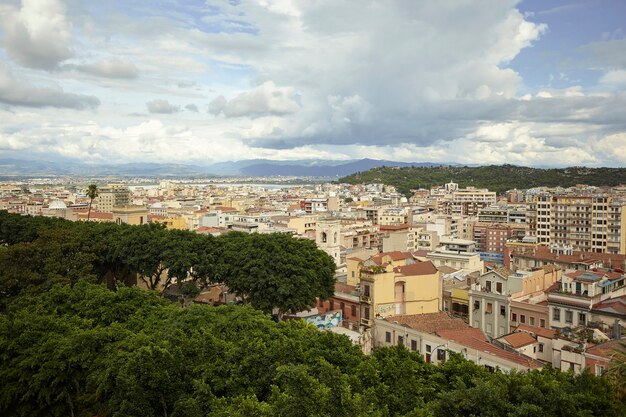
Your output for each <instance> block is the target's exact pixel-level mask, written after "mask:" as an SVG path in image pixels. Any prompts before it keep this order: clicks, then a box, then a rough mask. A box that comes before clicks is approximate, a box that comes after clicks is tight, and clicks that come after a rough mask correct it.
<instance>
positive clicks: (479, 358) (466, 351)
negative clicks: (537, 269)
mask: <svg viewBox="0 0 626 417" xmlns="http://www.w3.org/2000/svg"><path fill="white" fill-rule="evenodd" d="M398 344H403V345H405V346H406V347H407V348H408V349H410V350H412V351H416V352H419V353H421V354H422V355H423V356H424V359H425V360H426V362H428V363H434V364H439V363H441V362H445V361H446V360H447V359H448V355H449V353H448V351H451V352H455V353H458V354H460V355H462V356H463V357H464V358H465V359H467V360H469V361H472V362H474V363H475V364H477V365H480V366H483V367H485V368H486V369H488V370H490V371H495V370H496V369H499V370H501V371H504V372H509V371H512V370H519V371H525V370H531V369H539V368H541V366H542V364H541V363H540V362H538V361H536V360H533V358H531V357H528V356H525V355H522V354H519V353H517V352H514V351H511V350H506V349H504V348H503V347H501V346H499V345H495V344H493V343H491V342H490V341H489V339H488V338H487V337H486V336H485V334H484V333H483V332H482V331H481V330H480V329H476V328H472V327H470V326H468V325H467V324H466V323H465V322H464V321H463V320H461V319H459V318H453V317H450V316H448V315H447V314H446V313H441V312H439V313H430V314H417V315H407V316H399V317H388V318H385V319H377V320H376V324H375V328H374V346H375V347H383V346H395V345H398Z"/></svg>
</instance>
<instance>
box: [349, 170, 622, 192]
mask: <svg viewBox="0 0 626 417" xmlns="http://www.w3.org/2000/svg"><path fill="white" fill-rule="evenodd" d="M450 181H452V182H456V183H458V184H459V185H460V186H461V187H467V186H474V187H479V188H488V189H489V190H490V191H496V192H498V193H502V192H504V191H506V190H511V189H514V188H518V189H526V188H533V187H540V186H547V187H557V186H561V187H571V186H574V185H576V184H587V185H594V186H615V185H620V184H626V168H585V167H571V168H560V169H539V168H528V167H520V166H514V165H489V166H482V167H466V166H465V167H459V166H441V167H405V168H399V167H381V168H373V169H370V170H368V171H363V172H357V173H356V174H352V175H348V176H347V177H343V178H341V179H339V180H338V182H340V183H348V184H368V183H383V184H387V185H393V186H395V187H396V188H397V189H398V191H399V192H401V193H403V194H410V192H411V190H413V189H418V188H429V187H431V186H433V185H442V184H445V183H447V182H450Z"/></svg>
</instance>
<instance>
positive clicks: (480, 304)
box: [469, 266, 561, 338]
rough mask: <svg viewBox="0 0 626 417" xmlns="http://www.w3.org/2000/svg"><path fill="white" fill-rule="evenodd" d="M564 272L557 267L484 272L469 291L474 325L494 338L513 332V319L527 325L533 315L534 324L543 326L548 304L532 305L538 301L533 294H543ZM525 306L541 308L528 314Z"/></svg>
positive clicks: (471, 317)
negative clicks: (544, 305)
mask: <svg viewBox="0 0 626 417" xmlns="http://www.w3.org/2000/svg"><path fill="white" fill-rule="evenodd" d="M560 272H561V271H560V270H559V269H557V268H554V267H553V266H546V267H543V268H536V269H534V270H531V271H518V272H515V273H514V272H513V271H511V270H510V269H508V268H504V267H503V268H498V269H494V270H492V271H489V272H486V273H484V274H482V275H481V276H480V277H479V278H478V281H477V282H476V283H475V284H472V286H471V289H470V290H469V304H470V314H469V322H470V324H471V325H472V326H474V327H478V328H480V329H482V330H483V331H484V332H485V333H486V334H487V335H488V336H491V337H494V338H498V337H501V336H503V335H505V334H507V333H509V332H510V331H511V321H513V320H514V321H515V323H516V324H517V320H519V322H520V323H522V324H525V323H526V319H527V318H528V321H530V317H533V323H536V325H537V326H539V325H540V323H541V320H542V319H543V320H545V318H546V317H545V315H546V311H545V307H544V308H543V309H542V308H541V307H536V306H532V305H533V304H535V303H534V302H532V301H533V298H532V296H533V295H535V296H536V295H540V296H542V295H543V292H544V291H545V290H546V289H548V288H549V287H550V286H552V285H553V284H554V283H555V282H557V281H558V279H559V278H560ZM540 299H541V300H543V298H540ZM513 301H518V303H517V304H516V305H515V308H516V309H518V310H516V311H513ZM524 309H530V310H533V311H534V310H538V311H537V312H536V314H535V313H533V314H530V313H529V314H528V317H527V316H526V314H525V313H523V312H520V310H524ZM513 314H515V316H514V315H513ZM522 316H523V317H522ZM533 325H534V324H533ZM544 326H545V322H544Z"/></svg>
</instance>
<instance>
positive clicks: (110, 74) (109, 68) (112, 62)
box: [75, 58, 139, 80]
mask: <svg viewBox="0 0 626 417" xmlns="http://www.w3.org/2000/svg"><path fill="white" fill-rule="evenodd" d="M75 68H76V69H77V70H78V71H81V72H84V73H87V74H91V75H95V76H97V77H104V78H120V79H128V80H131V79H134V78H137V77H139V70H138V69H137V67H136V66H135V65H134V64H133V63H132V62H127V61H122V60H120V59H117V58H113V59H109V60H103V61H98V62H94V63H92V64H84V65H76V66H75Z"/></svg>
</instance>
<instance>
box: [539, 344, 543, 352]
mask: <svg viewBox="0 0 626 417" xmlns="http://www.w3.org/2000/svg"><path fill="white" fill-rule="evenodd" d="M539 352H543V343H539Z"/></svg>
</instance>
